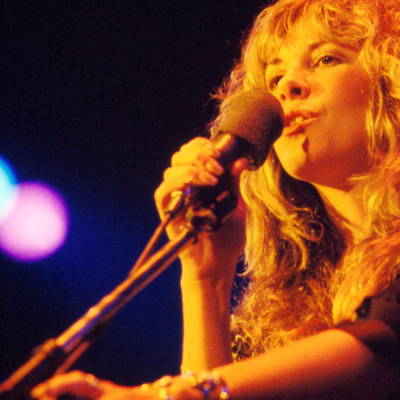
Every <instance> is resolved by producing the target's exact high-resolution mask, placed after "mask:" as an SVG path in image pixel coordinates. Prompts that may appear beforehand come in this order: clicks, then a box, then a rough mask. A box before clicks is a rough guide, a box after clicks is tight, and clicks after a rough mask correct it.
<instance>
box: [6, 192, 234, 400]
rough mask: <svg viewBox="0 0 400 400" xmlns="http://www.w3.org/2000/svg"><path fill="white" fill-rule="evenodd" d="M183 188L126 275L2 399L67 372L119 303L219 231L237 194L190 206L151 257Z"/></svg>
mask: <svg viewBox="0 0 400 400" xmlns="http://www.w3.org/2000/svg"><path fill="white" fill-rule="evenodd" d="M185 190H186V192H185V193H183V192H180V195H179V196H178V197H180V198H179V199H178V200H176V199H173V205H172V206H171V207H169V209H168V210H167V211H166V214H167V217H166V220H165V221H163V222H162V223H161V225H160V227H161V229H160V228H158V229H157V230H156V236H157V237H156V238H155V235H153V237H152V239H151V240H150V242H149V244H148V246H146V248H145V250H144V252H143V253H142V255H141V256H140V258H139V260H138V262H136V264H135V266H134V267H133V269H132V270H131V272H130V273H129V275H128V277H127V278H126V279H125V280H124V281H123V282H122V283H121V284H120V285H118V286H117V287H116V288H115V289H114V290H113V291H112V292H111V293H109V294H108V295H106V296H105V297H103V298H102V299H101V300H100V302H98V303H97V304H96V305H95V306H93V307H91V308H90V309H89V310H88V311H87V312H86V313H85V314H84V315H83V317H81V318H80V319H79V320H78V321H76V322H75V323H74V324H73V325H71V326H70V327H69V328H68V329H67V330H66V331H65V332H64V333H62V334H61V335H60V336H59V337H58V338H52V339H48V340H46V341H45V342H44V344H42V345H41V346H39V347H38V348H36V349H35V350H34V354H33V355H32V357H31V358H30V359H29V360H28V361H27V362H26V363H25V364H24V365H22V366H21V367H20V368H18V369H17V370H16V371H15V372H14V373H13V374H12V375H11V376H10V377H9V378H8V379H7V380H6V381H5V382H3V383H2V384H0V400H27V399H31V397H30V392H31V390H32V389H33V388H34V387H35V386H36V385H37V384H39V383H40V382H43V381H44V380H46V379H49V378H50V377H51V376H53V375H55V374H59V373H63V372H65V371H67V370H68V368H69V367H70V366H71V365H72V364H73V363H74V362H75V361H76V360H77V359H78V358H79V356H80V355H81V354H82V353H83V352H84V351H85V350H86V349H87V348H88V347H89V346H90V345H91V344H92V343H93V342H94V340H95V339H96V338H97V337H98V336H100V334H101V333H102V332H103V331H104V329H105V328H106V326H107V325H108V323H109V322H110V320H111V318H112V317H113V316H114V315H115V314H116V313H117V312H118V311H119V309H120V308H122V306H124V305H125V304H126V303H127V302H128V301H130V300H131V299H132V298H133V297H134V296H135V295H137V294H138V293H139V292H140V291H141V290H142V289H143V288H144V287H146V286H147V285H148V284H149V283H150V282H152V281H153V280H154V279H155V278H156V277H157V276H158V275H160V274H161V272H163V271H164V270H165V269H166V268H167V267H168V266H169V265H170V264H171V263H172V262H173V261H174V260H175V259H176V258H177V256H178V255H179V253H180V252H181V251H183V250H184V249H185V248H186V247H189V246H191V245H192V244H193V243H195V242H196V241H197V238H198V235H199V234H201V233H202V232H209V231H213V230H216V229H218V227H219V226H220V225H221V224H222V223H223V222H224V221H225V220H226V219H228V218H229V216H230V215H231V214H232V213H233V211H234V210H235V208H236V205H237V198H236V196H235V195H234V194H232V193H231V192H229V191H224V192H222V193H220V194H219V195H218V197H217V198H216V199H215V201H214V202H213V203H212V204H209V205H207V207H208V208H204V207H203V204H202V203H201V202H200V203H199V202H197V203H194V204H191V205H190V206H189V207H188V209H187V213H186V220H187V223H186V224H183V225H182V226H181V232H180V234H179V235H178V236H177V237H176V238H174V239H173V240H171V241H169V242H168V243H166V244H165V245H164V246H163V247H162V248H161V249H160V250H158V251H157V252H156V253H154V254H153V255H152V256H150V253H151V252H152V250H153V248H154V247H155V244H156V242H157V241H158V238H159V236H160V234H161V230H164V228H165V226H166V225H167V224H168V222H169V221H170V220H171V219H172V218H174V216H175V215H176V214H177V212H178V211H179V210H180V209H181V208H182V207H183V205H184V203H185V199H186V200H187V199H188V198H190V197H191V196H190V190H191V188H190V187H188V188H186V189H185ZM186 203H187V201H186ZM146 260H147V261H146Z"/></svg>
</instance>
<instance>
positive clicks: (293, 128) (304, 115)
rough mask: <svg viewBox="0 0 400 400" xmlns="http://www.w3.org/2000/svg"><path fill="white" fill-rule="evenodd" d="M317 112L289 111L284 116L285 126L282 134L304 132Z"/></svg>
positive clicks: (290, 134)
mask: <svg viewBox="0 0 400 400" xmlns="http://www.w3.org/2000/svg"><path fill="white" fill-rule="evenodd" d="M317 116H318V114H316V113H314V112H309V111H296V112H289V113H288V114H286V116H285V128H284V130H283V133H282V135H283V136H293V135H297V134H299V133H304V130H305V128H306V127H307V126H308V125H310V124H311V123H312V122H313V121H314V120H315V119H316V118H317Z"/></svg>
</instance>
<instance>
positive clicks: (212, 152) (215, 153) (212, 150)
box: [204, 143, 221, 158]
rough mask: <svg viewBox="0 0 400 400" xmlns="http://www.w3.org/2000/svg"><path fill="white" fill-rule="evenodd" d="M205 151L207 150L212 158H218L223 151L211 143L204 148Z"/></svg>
mask: <svg viewBox="0 0 400 400" xmlns="http://www.w3.org/2000/svg"><path fill="white" fill-rule="evenodd" d="M204 149H206V150H207V151H208V152H209V153H210V155H211V157H214V158H217V157H219V156H220V155H221V151H220V150H218V149H216V148H215V147H214V145H213V144H211V143H207V144H206V145H205V146H204Z"/></svg>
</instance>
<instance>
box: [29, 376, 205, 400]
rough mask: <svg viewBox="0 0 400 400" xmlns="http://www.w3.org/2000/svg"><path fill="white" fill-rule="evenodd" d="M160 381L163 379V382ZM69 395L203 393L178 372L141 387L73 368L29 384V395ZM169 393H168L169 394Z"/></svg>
mask: <svg viewBox="0 0 400 400" xmlns="http://www.w3.org/2000/svg"><path fill="white" fill-rule="evenodd" d="M163 381H164V382H163ZM62 395H64V396H65V395H70V396H72V398H73V399H75V400H159V399H161V398H172V399H175V400H179V399H186V400H202V399H203V398H204V395H203V394H202V392H201V391H199V390H197V389H196V390H193V388H192V386H191V385H190V384H189V383H188V382H187V380H185V379H183V377H181V376H177V377H171V376H166V377H164V378H161V379H160V380H158V381H157V382H155V383H153V384H144V385H142V386H141V387H138V386H137V387H129V386H120V385H116V384H115V383H112V382H110V381H103V380H101V379H97V378H96V377H94V376H93V375H91V374H86V373H84V372H81V371H73V372H69V373H67V374H62V375H57V376H55V377H53V378H51V379H49V380H48V381H46V382H43V383H41V384H40V385H38V386H36V387H35V388H33V390H32V392H31V396H32V398H35V399H38V400H57V398H58V396H62ZM169 396H171V397H169Z"/></svg>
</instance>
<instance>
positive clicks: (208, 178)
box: [199, 171, 218, 185]
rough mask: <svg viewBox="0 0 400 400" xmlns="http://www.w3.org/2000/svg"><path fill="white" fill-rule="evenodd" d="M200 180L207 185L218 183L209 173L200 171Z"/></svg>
mask: <svg viewBox="0 0 400 400" xmlns="http://www.w3.org/2000/svg"><path fill="white" fill-rule="evenodd" d="M199 179H200V180H201V181H202V182H203V183H205V184H206V185H215V184H217V183H218V179H217V178H216V177H215V176H214V175H211V174H210V173H209V172H207V171H200V172H199Z"/></svg>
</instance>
